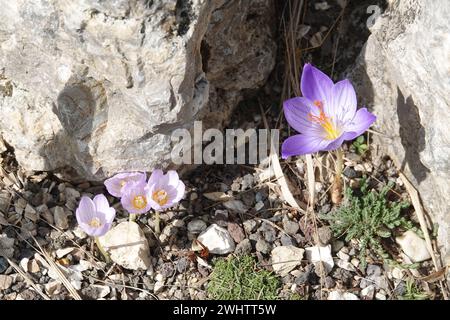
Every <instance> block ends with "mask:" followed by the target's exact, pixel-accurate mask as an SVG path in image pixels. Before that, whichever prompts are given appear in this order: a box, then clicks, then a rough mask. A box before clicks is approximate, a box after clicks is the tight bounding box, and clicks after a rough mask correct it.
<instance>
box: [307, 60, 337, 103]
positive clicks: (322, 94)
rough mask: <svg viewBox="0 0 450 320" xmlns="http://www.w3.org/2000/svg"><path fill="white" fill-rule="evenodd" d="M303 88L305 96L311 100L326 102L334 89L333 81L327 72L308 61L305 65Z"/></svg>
mask: <svg viewBox="0 0 450 320" xmlns="http://www.w3.org/2000/svg"><path fill="white" fill-rule="evenodd" d="M301 89H302V94H303V96H304V97H306V98H308V99H309V100H311V101H314V100H320V101H322V102H323V103H324V104H326V103H327V102H328V100H329V96H330V94H331V90H332V89H333V81H332V80H331V79H330V78H329V77H328V76H327V75H326V74H325V73H323V72H322V71H320V70H319V69H317V68H315V67H313V66H312V65H311V64H309V63H307V64H305V66H304V67H303V72H302V79H301Z"/></svg>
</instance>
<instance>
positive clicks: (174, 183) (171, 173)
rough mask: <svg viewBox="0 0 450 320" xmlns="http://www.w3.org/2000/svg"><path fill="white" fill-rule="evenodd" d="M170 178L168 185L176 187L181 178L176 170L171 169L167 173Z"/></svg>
mask: <svg viewBox="0 0 450 320" xmlns="http://www.w3.org/2000/svg"><path fill="white" fill-rule="evenodd" d="M166 175H167V179H168V183H167V184H168V185H170V186H174V187H176V186H177V185H178V182H179V181H180V178H179V177H178V173H177V172H176V171H175V170H169V171H167V173H166Z"/></svg>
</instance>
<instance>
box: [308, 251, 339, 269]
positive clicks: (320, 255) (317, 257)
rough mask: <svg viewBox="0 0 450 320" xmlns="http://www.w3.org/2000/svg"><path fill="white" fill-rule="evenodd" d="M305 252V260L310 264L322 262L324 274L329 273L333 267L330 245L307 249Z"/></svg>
mask: <svg viewBox="0 0 450 320" xmlns="http://www.w3.org/2000/svg"><path fill="white" fill-rule="evenodd" d="M305 250H306V258H307V259H308V261H309V262H311V263H314V264H316V263H318V262H322V263H323V264H324V266H325V269H326V272H327V273H329V272H330V271H331V270H332V269H333V267H334V260H333V257H332V256H331V245H327V246H325V247H318V246H314V247H308V248H305Z"/></svg>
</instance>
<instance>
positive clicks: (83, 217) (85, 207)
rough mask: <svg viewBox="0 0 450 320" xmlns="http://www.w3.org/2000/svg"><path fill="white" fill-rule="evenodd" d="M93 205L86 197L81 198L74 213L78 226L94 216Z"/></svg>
mask: <svg viewBox="0 0 450 320" xmlns="http://www.w3.org/2000/svg"><path fill="white" fill-rule="evenodd" d="M95 212H96V210H95V204H94V202H93V201H92V200H91V199H90V198H89V197H86V196H83V197H81V200H80V204H79V206H78V208H77V210H76V212H75V216H76V218H77V221H78V223H79V224H81V223H85V222H89V221H91V219H92V218H94V216H95Z"/></svg>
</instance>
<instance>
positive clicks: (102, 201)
mask: <svg viewBox="0 0 450 320" xmlns="http://www.w3.org/2000/svg"><path fill="white" fill-rule="evenodd" d="M94 204H95V209H96V211H101V212H106V211H108V210H109V203H108V199H106V197H105V196H104V195H103V194H98V195H96V196H95V197H94Z"/></svg>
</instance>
